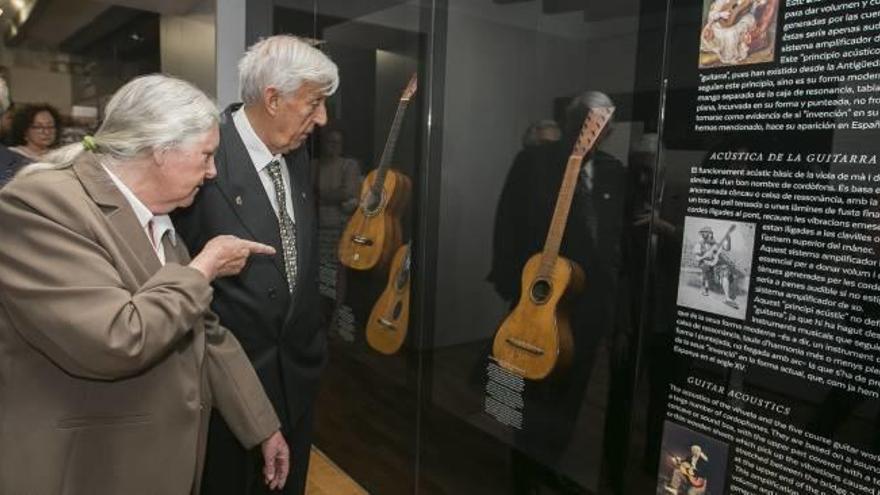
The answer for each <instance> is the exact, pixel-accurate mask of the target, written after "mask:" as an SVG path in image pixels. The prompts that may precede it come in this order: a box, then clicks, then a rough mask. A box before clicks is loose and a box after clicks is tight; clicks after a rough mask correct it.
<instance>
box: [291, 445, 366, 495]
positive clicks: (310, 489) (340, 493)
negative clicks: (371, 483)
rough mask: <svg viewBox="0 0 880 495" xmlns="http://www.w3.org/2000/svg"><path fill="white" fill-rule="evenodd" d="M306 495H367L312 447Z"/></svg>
mask: <svg viewBox="0 0 880 495" xmlns="http://www.w3.org/2000/svg"><path fill="white" fill-rule="evenodd" d="M306 495H368V492H367V491H366V490H364V489H363V488H361V486H360V485H358V484H357V483H356V482H355V481H354V480H353V479H351V478H350V477H349V476H348V475H347V474H345V472H344V471H343V470H342V469H340V468H339V466H337V465H336V464H334V463H333V461H331V460H330V459H329V458H328V457H327V456H326V455H324V453H323V452H321V451H320V450H318V449H316V448H314V447H312V458H311V460H310V461H309V477H308V483H307V484H306Z"/></svg>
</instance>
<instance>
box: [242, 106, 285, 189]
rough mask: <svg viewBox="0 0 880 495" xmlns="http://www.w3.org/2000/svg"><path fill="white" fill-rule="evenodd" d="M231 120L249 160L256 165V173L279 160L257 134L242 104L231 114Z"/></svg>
mask: <svg viewBox="0 0 880 495" xmlns="http://www.w3.org/2000/svg"><path fill="white" fill-rule="evenodd" d="M232 122H233V123H234V124H235V129H236V130H237V131H238V135H239V136H241V140H242V142H244V147H245V149H247V152H248V155H249V156H250V157H251V162H252V163H253V164H254V167H256V169H257V172H258V173H259V172H262V171H263V169H264V168H266V167H267V166H269V164H270V163H272V162H273V161H275V160H278V161H281V155H280V154H278V155H273V154H272V152H271V151H269V148H268V147H267V146H266V143H264V142H263V140H262V139H260V138H259V137H258V136H257V133H256V132H255V131H254V128H253V126H251V122H250V120H248V117H247V113H245V111H244V106H243V105H242V107H241V108H239V109H238V110H236V111H235V113H233V114H232Z"/></svg>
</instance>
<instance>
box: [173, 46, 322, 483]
mask: <svg viewBox="0 0 880 495" xmlns="http://www.w3.org/2000/svg"><path fill="white" fill-rule="evenodd" d="M239 77H240V82H241V97H242V100H243V102H244V103H243V104H236V105H232V106H230V107H229V108H228V109H226V111H225V112H224V113H223V116H222V121H221V123H220V147H219V148H218V151H217V177H216V178H215V179H214V180H213V181H212V182H210V183H208V184H206V185H205V187H204V188H203V190H202V192H201V193H200V194H199V196H198V198H196V201H195V203H194V204H193V206H192V207H191V208H189V209H187V210H184V211H182V212H181V213H180V215H178V216H177V217H175V225H176V226H177V228H178V231H179V232H181V234H182V235H183V236H184V238H185V239H186V241H187V244H188V245H189V246H190V248H191V249H193V250H196V251H197V250H199V249H201V248H202V246H203V245H204V243H205V242H206V241H207V240H208V239H210V238H212V237H213V236H215V235H218V234H233V235H236V236H240V237H243V238H248V239H251V240H254V241H257V242H261V243H265V244H268V245H271V246H274V247H275V249H276V251H277V254H276V255H275V256H274V257H272V258H261V259H255V260H254V262H253V263H252V264H251V265H250V266H249V267H248V269H247V270H245V271H244V272H242V273H241V274H240V275H239V276H237V277H230V278H226V279H222V280H217V281H216V282H215V284H214V302H213V304H212V308H213V309H214V311H216V312H217V314H218V315H220V319H221V321H223V324H224V325H227V326H228V327H229V328H230V329H231V330H232V332H233V333H235V335H236V337H238V339H239V341H241V344H242V347H244V350H245V352H246V353H247V354H248V356H249V357H250V359H251V361H252V362H253V364H254V368H255V369H256V370H257V375H259V377H260V379H261V380H262V383H263V386H264V387H265V389H266V392H267V393H268V395H269V398H270V399H271V400H272V403H273V405H274V406H275V411H276V412H277V413H278V416H279V417H280V418H281V423H282V431H283V432H284V435H285V437H286V438H288V440H289V441H290V445H291V450H292V453H293V459H292V461H291V462H292V463H293V465H292V467H291V476H290V479H289V481H288V484H287V488H286V490H287V491H286V493H295V494H299V493H303V491H304V489H305V479H306V473H307V470H308V463H309V451H310V447H311V431H312V407H313V402H314V399H315V395H316V393H317V388H318V378H319V375H320V374H321V370H322V368H323V366H324V362H325V358H326V337H325V335H324V331H323V329H322V324H321V321H320V320H321V316H320V312H319V308H320V304H319V302H320V301H319V295H318V287H317V273H318V253H317V248H318V243H317V238H316V237H317V219H316V218H315V216H316V215H315V199H314V196H313V191H312V189H311V186H312V184H313V181H312V178H311V177H310V167H309V159H308V156H307V153H306V149H305V147H304V146H303V143H305V141H306V138H307V137H308V136H309V134H310V133H311V132H312V131H313V130H314V129H315V127H316V126H323V125H324V124H325V123H326V122H327V111H326V108H325V107H324V100H325V99H326V98H327V96H328V95H330V94H332V93H333V92H334V91H335V90H336V87H337V86H338V84H339V76H338V74H337V68H336V65H335V64H334V63H333V62H331V61H330V59H329V58H327V57H326V56H325V55H324V54H323V53H321V52H320V51H319V50H317V49H315V48H313V47H312V46H310V45H309V44H308V43H306V42H304V41H302V40H300V39H298V38H295V37H293V36H273V37H270V38H267V39H264V40H262V41H260V42H258V43H256V44H255V45H254V46H252V47H251V48H250V49H249V50H248V51H247V53H246V54H245V56H244V58H243V59H242V60H241V62H240V63H239ZM223 419H224V418H222V417H221V416H219V415H214V416H213V417H212V419H211V430H210V434H209V439H208V455H207V459H206V462H207V464H206V471H205V478H204V482H203V488H204V490H205V492H206V493H210V494H212V495H213V494H225V493H228V494H235V495H241V494H251V493H261V492H262V491H263V490H264V488H263V486H262V484H261V483H259V476H258V473H259V471H258V469H259V457H258V456H257V455H256V453H255V452H248V451H247V450H245V449H244V448H242V445H241V444H240V443H239V442H237V441H236V440H235V439H234V438H233V436H232V435H231V434H230V431H229V428H227V425H226V424H225V421H224V420H223Z"/></svg>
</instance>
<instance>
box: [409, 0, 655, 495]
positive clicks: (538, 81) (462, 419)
mask: <svg viewBox="0 0 880 495" xmlns="http://www.w3.org/2000/svg"><path fill="white" fill-rule="evenodd" d="M444 4H445V5H444V6H443V8H442V9H440V10H438V12H437V14H436V15H437V16H439V17H442V18H443V19H444V21H445V25H446V36H445V39H443V40H442V41H441V42H440V44H441V45H442V49H443V58H442V60H443V74H442V77H440V76H438V77H437V80H436V81H435V82H437V83H438V86H437V88H438V89H437V91H441V90H440V89H439V88H440V86H439V84H440V83H441V82H442V95H443V102H442V106H440V107H432V118H434V119H436V120H434V122H442V124H441V127H442V142H441V143H439V145H440V146H441V147H442V153H441V156H440V158H439V162H438V163H435V162H432V164H431V165H432V166H437V167H439V186H438V187H439V205H438V208H439V218H438V219H437V224H436V228H437V229H438V237H439V240H438V244H437V253H436V259H437V277H436V286H435V292H434V293H433V294H432V296H431V298H432V300H433V301H434V304H435V308H434V319H433V333H431V334H429V335H426V349H425V352H426V354H425V359H426V361H425V365H426V374H425V386H424V387H425V388H424V389H425V392H424V397H425V404H424V405H425V411H424V417H423V420H422V424H423V425H425V428H424V431H423V435H422V437H421V453H422V461H423V464H422V465H421V466H420V467H421V477H420V485H419V486H420V488H421V489H422V490H424V491H426V492H428V493H447V492H448V493H545V492H547V493H611V491H612V490H619V489H620V486H621V485H622V483H623V481H624V480H623V475H622V474H623V473H624V462H625V454H626V449H625V448H624V446H625V444H626V436H625V433H626V429H627V425H628V419H629V415H628V410H627V408H626V403H627V402H628V401H629V391H630V390H631V388H630V387H631V383H630V380H631V377H630V375H631V373H632V372H631V370H632V366H634V360H632V359H631V354H630V349H631V347H632V346H634V344H635V343H636V339H635V337H634V336H635V335H636V332H635V328H634V327H635V325H636V324H637V318H633V308H632V301H633V299H634V298H635V297H638V295H639V294H640V292H641V287H642V285H641V283H640V275H641V274H640V273H638V272H637V271H635V270H634V269H633V268H634V266H635V264H643V261H642V260H643V259H644V255H645V251H644V246H645V241H644V240H643V238H644V237H645V235H646V230H645V228H644V226H646V225H647V224H648V223H649V222H648V220H649V218H650V215H645V213H646V212H645V211H644V209H645V208H646V204H647V205H650V202H651V198H650V183H651V180H650V178H651V173H650V170H651V168H650V164H649V165H647V168H648V172H645V170H644V169H645V167H646V165H644V164H643V163H642V162H638V164H636V161H638V160H644V157H638V156H636V155H632V154H631V152H633V151H636V152H638V151H639V150H640V149H643V148H645V147H646V146H647V149H648V150H651V149H653V148H652V146H651V145H650V142H651V141H652V137H651V136H652V135H653V133H655V132H656V121H657V119H656V111H657V110H656V109H657V106H656V104H654V105H651V104H650V103H644V101H643V100H647V101H650V100H651V98H652V96H651V95H645V94H643V93H644V92H645V91H649V92H650V91H653V97H654V98H656V94H657V91H658V88H657V83H656V78H654V79H653V81H654V82H653V85H652V83H648V82H645V81H647V80H648V79H649V78H646V77H645V76H644V75H643V74H642V72H644V71H646V69H645V68H639V66H638V64H637V60H638V57H639V55H640V30H641V23H640V19H639V15H638V14H639V8H638V5H637V4H636V3H635V2H622V3H600V2H579V1H577V2H576V1H550V0H543V1H501V0H495V1H481V2H472V1H464V0H461V1H459V0H450V1H449V2H444ZM647 64H648V65H653V66H654V67H655V68H656V69H655V73H656V72H658V70H659V64H660V58H659V57H654V58H653V59H650V60H648V61H647ZM647 72H650V71H647ZM655 101H656V100H655ZM608 106H613V107H615V112H614V115H613V118H612V119H611V121H610V122H609V123H608V125H607V131H610V132H599V130H600V128H601V127H602V125H603V124H604V123H605V122H604V114H603V108H605V107H608ZM588 108H591V111H590V112H589V113H588V112H587V109H588ZM586 117H589V118H588V120H587V122H588V123H589V126H590V127H589V129H590V132H588V133H586V134H584V135H581V137H582V139H580V140H579V139H578V138H579V134H580V131H581V129H582V127H583V125H584V123H585V118H586ZM654 142H656V139H655V138H654ZM644 143H648V144H644ZM640 146H641V147H640ZM594 148H595V149H594ZM585 155H586V156H585ZM631 156H632V158H631ZM564 178H565V179H564ZM642 178H645V180H644V181H643V182H639V179H642ZM569 207H570V209H569ZM634 209H638V211H637V213H636V212H635V211H634ZM633 215H636V216H635V217H634V216H633ZM634 225H635V226H640V228H636V229H634V228H633V226H634ZM639 237H641V238H642V240H641V243H640V244H639V243H636V242H635V240H636V239H637V238H639ZM560 243H561V248H560V249H559V250H558V253H557V248H558V247H559V245H560ZM638 246H641V250H639V248H638ZM557 254H561V256H557ZM530 259H531V261H529V260H530ZM527 261H528V263H529V264H526V263H527ZM563 294H566V297H565V299H564V300H561V301H560V300H559V298H560V297H561V296H562V295H563Z"/></svg>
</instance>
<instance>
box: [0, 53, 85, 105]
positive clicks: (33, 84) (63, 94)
mask: <svg viewBox="0 0 880 495" xmlns="http://www.w3.org/2000/svg"><path fill="white" fill-rule="evenodd" d="M64 60H67V58H66V56H62V55H59V54H57V53H54V52H48V51H37V50H27V49H15V48H3V50H2V55H0V64H2V65H5V66H6V67H8V68H9V81H7V82H8V83H9V90H10V94H11V95H12V99H13V101H15V103H16V104H24V103H49V104H51V105H52V106H54V107H55V108H57V109H58V111H59V112H61V114H62V115H69V114H70V107H71V104H72V103H71V102H72V99H73V96H72V87H71V77H70V73H69V72H68V71H67V68H66V65H65V64H63V63H62V64H59V63H58V62H63V61H64Z"/></svg>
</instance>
